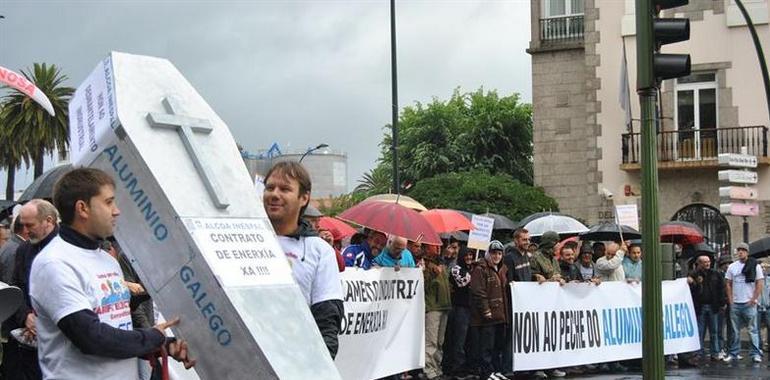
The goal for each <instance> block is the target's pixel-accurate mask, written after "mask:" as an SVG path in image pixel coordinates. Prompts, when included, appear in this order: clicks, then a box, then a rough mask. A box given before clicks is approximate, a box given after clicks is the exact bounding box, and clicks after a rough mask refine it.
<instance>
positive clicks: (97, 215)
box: [30, 168, 195, 380]
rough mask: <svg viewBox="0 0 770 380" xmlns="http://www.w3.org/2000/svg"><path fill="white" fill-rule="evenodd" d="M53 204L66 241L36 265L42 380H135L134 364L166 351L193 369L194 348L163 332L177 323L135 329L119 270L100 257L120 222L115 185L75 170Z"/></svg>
mask: <svg viewBox="0 0 770 380" xmlns="http://www.w3.org/2000/svg"><path fill="white" fill-rule="evenodd" d="M53 199H54V204H55V205H56V207H57V208H58V210H59V212H60V215H61V226H60V230H59V236H57V237H55V238H54V239H53V240H52V241H51V242H50V243H49V244H48V245H47V246H46V247H45V248H44V249H43V250H42V251H41V252H40V254H39V255H38V256H37V257H36V258H35V261H34V262H33V263H32V271H31V274H30V298H31V300H32V306H33V307H34V309H35V312H36V313H37V325H36V327H37V336H38V355H39V358H40V368H41V370H42V372H43V378H44V379H73V380H74V379H100V380H103V379H114V380H124V379H129V380H130V379H136V378H137V375H138V372H137V367H136V359H134V358H136V357H143V356H147V355H150V354H154V353H157V352H159V351H161V350H162V349H164V348H165V349H166V350H167V351H168V352H169V353H170V354H171V355H172V356H173V357H174V358H176V359H177V360H179V361H181V362H183V363H184V364H185V367H186V368H190V367H192V366H193V365H194V364H195V361H194V360H190V359H189V358H188V357H187V343H186V342H185V341H183V340H179V341H177V340H174V339H169V338H167V337H166V336H165V334H164V332H163V331H164V330H165V329H166V328H168V327H170V326H173V325H176V324H178V323H179V319H178V318H177V319H175V320H172V321H170V322H165V323H161V324H159V325H156V326H155V327H153V328H146V329H136V330H134V329H133V327H132V324H131V314H130V309H129V301H128V300H129V298H130V295H129V291H128V289H127V288H126V286H125V284H124V281H123V276H122V275H121V270H120V265H119V264H118V262H117V260H115V259H114V258H112V257H111V256H110V255H109V254H108V253H107V252H105V251H103V250H102V249H100V241H101V240H104V239H105V238H107V237H108V236H111V235H112V234H113V227H114V225H115V219H116V218H117V216H118V215H119V214H120V210H118V208H117V205H116V204H115V182H114V181H113V180H112V178H111V177H110V176H108V175H107V174H106V173H104V172H102V171H100V170H97V169H87V168H81V169H75V170H73V171H71V172H69V173H67V174H65V175H64V176H63V177H62V178H61V179H59V181H58V182H57V183H56V185H55V186H54V195H53ZM121 311H122V312H121Z"/></svg>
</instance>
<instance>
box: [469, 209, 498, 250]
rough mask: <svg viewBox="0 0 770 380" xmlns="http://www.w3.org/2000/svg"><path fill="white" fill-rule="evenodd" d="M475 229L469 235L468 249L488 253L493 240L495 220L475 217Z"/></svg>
mask: <svg viewBox="0 0 770 380" xmlns="http://www.w3.org/2000/svg"><path fill="white" fill-rule="evenodd" d="M471 223H472V224H473V229H472V230H471V231H470V233H469V234H468V248H471V249H480V250H482V251H486V250H487V248H489V240H490V239H491V238H492V228H493V227H494V225H495V220H494V219H492V218H490V217H488V216H481V215H473V217H472V218H471Z"/></svg>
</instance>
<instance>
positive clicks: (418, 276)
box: [335, 267, 425, 380]
mask: <svg viewBox="0 0 770 380" xmlns="http://www.w3.org/2000/svg"><path fill="white" fill-rule="evenodd" d="M340 277H341V278H342V291H343V295H344V301H345V314H344V316H343V318H342V330H341V331H340V336H339V338H340V348H339V351H338V352H337V359H336V360H335V364H336V365H337V369H339V371H340V374H341V375H342V378H343V379H346V380H366V379H378V378H381V377H385V376H388V375H393V374H396V373H401V372H405V371H408V370H411V369H415V368H422V367H423V366H424V365H425V295H424V286H423V281H422V269H418V268H401V270H399V271H398V272H396V271H394V270H393V268H375V269H370V270H363V269H357V268H350V267H349V268H345V271H344V272H342V273H340Z"/></svg>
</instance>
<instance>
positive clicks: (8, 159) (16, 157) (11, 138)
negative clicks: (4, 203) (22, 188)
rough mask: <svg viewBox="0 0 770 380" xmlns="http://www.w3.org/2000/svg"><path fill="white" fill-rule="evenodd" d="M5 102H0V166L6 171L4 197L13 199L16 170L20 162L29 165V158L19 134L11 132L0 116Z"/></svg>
mask: <svg viewBox="0 0 770 380" xmlns="http://www.w3.org/2000/svg"><path fill="white" fill-rule="evenodd" d="M4 107H5V104H2V103H0V141H2V143H1V144H0V167H2V168H3V169H5V170H6V171H7V177H6V182H5V199H6V200H13V193H14V190H15V187H16V170H17V169H19V168H20V167H21V164H22V162H24V163H26V164H27V165H28V166H29V159H28V158H27V156H26V155H25V152H24V151H23V150H24V144H22V142H21V141H19V140H20V139H19V136H18V135H14V134H13V133H11V131H10V129H9V128H8V127H7V126H6V123H5V122H4V119H3V118H2V113H3V112H2V110H3V108H4Z"/></svg>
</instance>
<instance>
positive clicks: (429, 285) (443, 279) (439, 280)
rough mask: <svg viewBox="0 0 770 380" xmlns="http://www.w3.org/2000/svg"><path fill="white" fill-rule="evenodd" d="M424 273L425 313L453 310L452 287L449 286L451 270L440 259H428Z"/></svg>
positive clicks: (426, 259)
mask: <svg viewBox="0 0 770 380" xmlns="http://www.w3.org/2000/svg"><path fill="white" fill-rule="evenodd" d="M437 267H438V268H440V269H438V268H437ZM436 272H439V273H436ZM422 273H423V277H424V278H425V312H429V311H447V310H451V309H452V286H451V285H450V284H449V269H448V268H447V267H446V266H444V264H441V263H440V262H439V261H438V259H431V258H428V257H426V258H425V270H423V271H422Z"/></svg>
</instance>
